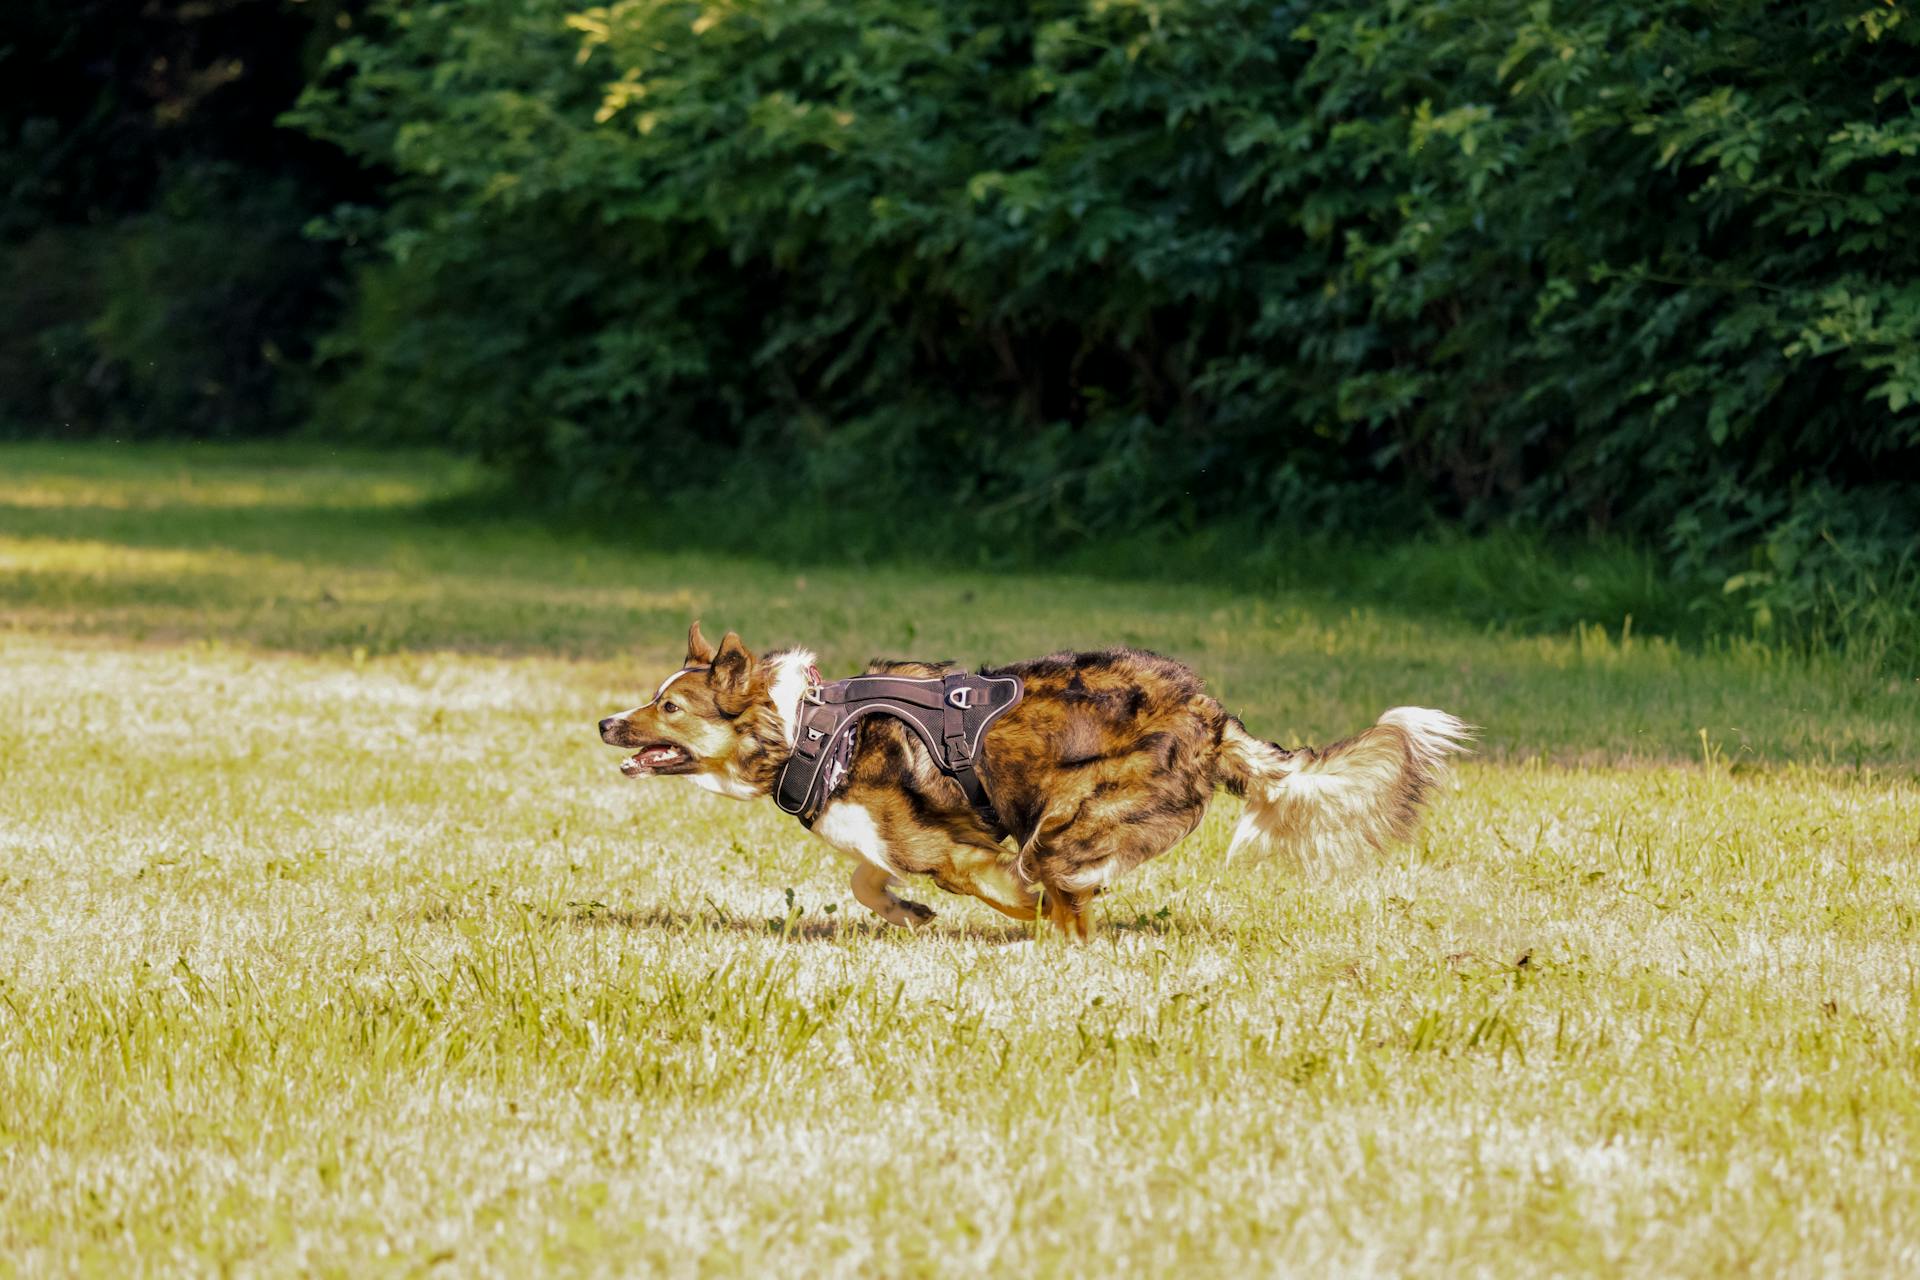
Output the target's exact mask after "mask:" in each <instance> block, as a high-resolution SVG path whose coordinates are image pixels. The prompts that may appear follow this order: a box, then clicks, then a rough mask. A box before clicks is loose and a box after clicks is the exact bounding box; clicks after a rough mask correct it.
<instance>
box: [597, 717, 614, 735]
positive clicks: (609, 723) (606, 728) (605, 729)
mask: <svg viewBox="0 0 1920 1280" xmlns="http://www.w3.org/2000/svg"><path fill="white" fill-rule="evenodd" d="M613 724H614V718H613V717H612V716H608V717H607V718H606V719H605V720H602V721H601V722H600V736H601V737H603V738H604V737H606V736H607V735H608V734H609V733H612V732H613Z"/></svg>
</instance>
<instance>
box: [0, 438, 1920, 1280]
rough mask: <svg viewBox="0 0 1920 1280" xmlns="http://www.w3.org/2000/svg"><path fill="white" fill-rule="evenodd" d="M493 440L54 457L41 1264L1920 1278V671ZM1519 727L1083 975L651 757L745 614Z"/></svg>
mask: <svg viewBox="0 0 1920 1280" xmlns="http://www.w3.org/2000/svg"><path fill="white" fill-rule="evenodd" d="M477 482H478V477H477V476H475V475H474V474H473V473H471V472H470V471H468V470H467V469H465V468H463V467H461V466H459V465H457V464H453V463H449V462H447V461H445V460H441V459H436V458H432V457H416V458H400V459H394V458H377V457H362V456H352V455H335V454H331V453H319V452H300V451H293V450H286V449H277V450H266V449H228V450H222V451H216V450H189V449H139V450H133V449H116V450H85V451H82V450H63V449H58V448H52V447H19V446H16V447H8V448H4V449H0V658H3V662H0V910H3V911H4V920H5V925H4V928H0V1272H11V1271H16V1270H17V1271H20V1272H25V1273H52V1272H60V1273H65V1272H72V1271H91V1272H95V1273H101V1274H114V1275H120V1274H129V1273H134V1272H138V1271H190V1272H208V1271H215V1270H229V1271H233V1272H238V1273H263V1274H275V1273H293V1272H313V1273H319V1274H340V1275H361V1274H369V1273H398V1274H427V1273H436V1272H444V1273H445V1274H463V1275H464V1274H483V1273H507V1274H510V1273H532V1272H541V1273H544V1272H568V1273H572V1272H580V1273H646V1272H664V1273H680V1274H692V1273H754V1274H766V1275H787V1274H845V1275H913V1274H935V1273H989V1272H990V1273H1001V1274H1022V1275H1027V1274H1033V1275H1052V1274H1072V1275H1101V1274H1138V1275H1162V1274H1171V1273H1175V1272H1179V1273H1182V1274H1219V1275H1238V1274H1249V1273H1280V1274H1299V1273H1312V1274H1316V1275H1326V1274H1355V1273H1379V1274H1405V1273H1422V1274H1444V1275H1456V1274H1467V1273H1473V1274H1486V1275H1539V1274H1542V1273H1563V1274H1564V1273H1587V1272H1607V1273H1629V1274H1641V1275H1671V1274H1676V1273H1691V1274H1713V1273H1742V1274H1750V1273H1761V1274H1780V1273H1794V1274H1827V1275H1850V1276H1851V1275H1863V1274H1874V1273H1878V1274H1912V1273H1914V1272H1915V1271H1916V1270H1917V1269H1920V1181H1917V1180H1916V1173H1915V1162H1916V1159H1917V1158H1920V859H1917V858H1916V855H1917V854H1920V786H1917V785H1916V780H1915V779H1916V765H1917V764H1920V685H1917V684H1916V682H1915V679H1914V676H1915V674H1916V673H1914V672H1891V671H1884V670H1882V671H1871V670H1858V669H1849V668H1847V667H1846V666H1844V665H1843V664H1840V663H1839V662H1837V661H1835V662H1831V663H1826V664H1819V663H1810V662H1808V661H1805V660H1798V661H1789V660H1786V659H1782V658H1779V657H1776V656H1774V655H1771V654H1769V653H1768V652H1767V651H1765V650H1762V649H1757V648H1741V647H1737V646H1735V647H1726V648H1722V649H1719V650H1716V651H1712V652H1700V651H1689V650H1683V649H1681V648H1678V647H1675V646H1673V645H1671V644H1668V643H1666V642H1663V641H1661V640H1659V639H1657V638H1644V637H1640V636H1635V635H1633V634H1631V632H1630V631H1627V630H1625V628H1624V627H1623V626H1621V625H1617V624H1616V625H1612V626H1608V627H1594V628H1589V629H1585V630H1580V631H1575V632H1570V633H1561V634H1552V635H1535V636H1526V635H1513V634H1506V633H1501V632H1488V631H1481V630H1476V629H1473V628H1470V627H1466V626H1464V625H1461V624H1458V623H1450V622H1445V621H1436V620H1434V619H1432V618H1423V617H1419V616H1401V615H1396V614H1393V613H1390V612H1386V611H1382V610H1380V609H1377V608H1376V609H1356V608H1354V607H1352V606H1351V604H1350V603H1348V602H1345V601H1343V600H1341V599H1340V598H1339V596H1338V593H1337V592H1331V591H1329V592H1320V593H1317V594H1314V595H1312V596H1310V597H1305V596H1302V597H1284V598H1283V597H1261V596H1257V595H1252V594H1245V593H1235V592H1231V591H1227V590H1223V589H1215V588H1209V587H1207V586H1205V585H1185V586H1183V585H1178V584H1166V583H1157V584H1148V585H1141V584H1139V583H1137V582H1130V581H1126V580H1121V579H1102V578H1099V577H1073V578H1048V577H1040V576H1025V577H1022V576H995V577H987V576H977V575H975V576H969V575H940V576H937V577H929V576H922V575H915V574H911V573H906V572H902V571H899V570H885V571H874V572H862V571H860V570H858V569H856V568H853V567H847V566H838V567H836V566H823V567H820V568H817V569H810V570H808V571H806V572H805V573H804V574H799V573H796V572H795V571H794V570H793V569H791V568H778V567H774V566H771V565H768V564H762V563H756V562H752V561H747V560H741V559H735V558H727V557H721V556H715V555H709V554H704V553H702V552H701V551H700V550H699V547H698V543H699V531H698V530H697V529H689V530H688V531H687V537H686V544H685V545H683V546H672V545H634V544H633V543H632V542H628V541H624V540H622V539H621V538H620V537H619V536H618V535H617V534H614V533H609V534H608V535H607V536H605V537H603V538H600V539H594V538H589V537H586V536H584V535H568V536H561V535H556V534H553V533H549V532H545V531H543V530H542V529H540V528H538V527H536V526H534V525H531V524H529V523H527V522H525V521H522V520H518V519H515V518H512V517H511V516H509V515H505V514H501V513H498V512H490V511H488V510H486V509H485V504H483V503H479V502H476V501H474V500H472V499H471V497H470V496H469V495H471V494H472V493H474V492H475V490H474V485H475V484H476V483H477ZM694 615H698V616H700V617H701V618H703V619H704V621H705V622H706V624H707V630H708V632H709V634H718V632H719V631H721V630H723V629H725V628H727V627H734V628H737V629H739V630H740V631H741V632H742V633H743V635H744V636H745V637H746V639H747V641H748V643H749V644H751V645H755V646H772V645H776V644H781V643H789V642H806V643H808V644H810V645H812V646H814V647H816V648H817V649H819V651H820V653H821V655H822V659H823V666H825V667H826V668H827V669H828V670H829V672H830V673H833V674H839V673H845V672H846V671H847V670H849V669H850V668H851V666H852V664H854V663H855V662H857V661H859V660H862V659H864V658H866V657H867V656H869V655H871V654H874V653H893V654H914V655H918V656H929V657H952V658H959V659H963V660H967V661H988V660H1002V659H1011V658H1016V657H1021V656H1026V655H1030V654H1034V653H1037V652H1042V651H1046V650H1049V649H1053V648H1058V647H1064V646H1073V645H1104V644H1109V643H1113V642H1127V643H1132V644H1139V645H1145V646H1148V647H1152V648H1156V649H1160V650H1162V651H1165V652H1168V653H1172V654H1174V655H1177V656H1179V657H1182V658H1185V659H1188V660H1190V661H1191V662H1193V663H1194V664H1195V665H1196V666H1197V667H1199V668H1200V669H1201V671H1202V672H1203V673H1204V674H1206V675H1207V676H1208V677H1209V679H1210V681H1211V683H1212V686H1213V688H1214V690H1215V691H1216V692H1217V693H1218V694H1219V695H1220V696H1221V697H1222V699H1223V700H1224V701H1225V702H1226V703H1227V704H1228V705H1229V707H1231V708H1233V709H1234V710H1236V711H1238V712H1239V713H1240V714H1241V715H1242V716H1243V717H1244V718H1245V719H1246V720H1247V721H1248V723H1249V725H1250V726H1252V727H1253V728H1254V729H1255V730H1256V731H1259V732H1262V733H1264V734H1265V735H1266V736H1269V737H1273V738H1276V739H1278V740H1280V741H1282V742H1299V741H1306V742H1315V741H1326V740H1328V739H1330V738H1333V737H1336V736H1339V735H1341V734H1344V733H1346V732H1350V731H1352V730H1353V729H1356V728H1358V727H1360V726H1362V725H1365V724H1368V723H1370V722H1371V721H1372V720H1373V718H1374V717H1375V716H1376V715H1377V714H1378V713H1379V712H1380V711H1381V710H1382V709H1383V708H1385V707H1387V706H1390V705H1393V704H1395V703H1400V702H1415V703H1421V704H1426V705H1434V706H1441V707H1445V708H1447V709H1449V710H1452V711H1455V712H1457V713H1459V714H1460V715H1462V716H1464V717H1466V718H1467V719H1470V720H1473V721H1475V722H1477V723H1479V724H1481V725H1483V726H1484V727H1485V736H1484V741H1483V749H1482V751H1481V753H1480V755H1479V756H1478V757H1477V758H1475V759H1474V760H1473V761H1471V762H1469V763H1468V764H1466V765H1465V766H1464V767H1463V768H1461V769H1460V770H1459V773H1458V783H1457V786H1456V787H1454V788H1453V789H1452V790H1450V791H1449V792H1448V793H1446V794H1445V795H1443V796H1442V797H1441V798H1440V799H1439V801H1438V803H1437V805H1436V806H1435V809H1434V811H1433V813H1432V815H1431V818H1430V820H1429V821H1428V823H1427V824H1426V827H1425V828H1424V830H1423V832H1422V834H1421V835H1420V837H1419V838H1418V840H1417V841H1416V842H1415V843H1414V844H1413V845H1411V846H1409V847H1406V848H1403V849H1399V850H1396V851H1394V852H1393V853H1392V854H1391V855H1390V856H1388V857H1386V858H1385V859H1384V860H1382V861H1381V862H1380V864H1379V865H1378V866H1377V867H1375V868H1372V869H1368V870H1366V871H1365V872H1364V873H1362V874H1360V875H1358V876H1356V877H1354V878H1352V879H1350V880H1348V881H1345V882H1341V883H1331V884H1322V883H1308V882H1302V881H1300V880H1297V879H1292V878H1289V877H1288V876H1286V875H1285V874H1283V873H1282V872H1281V871H1280V869H1279V868H1277V867H1274V866H1270V865H1245V864H1242V865H1234V866H1228V865H1226V864H1225V863H1224V860H1223V859H1224V851H1225V836H1226V832H1227V831H1228V830H1229V829H1230V825H1231V820H1232V817H1233V809H1234V805H1233V802H1231V801H1229V800H1227V799H1226V798H1224V797H1223V798H1222V799H1221V801H1220V802H1219V803H1218V804H1217V805H1216V806H1215V809H1214V811H1213V813H1212V815H1211V816H1210V817H1209V820H1208V822H1207V824H1206V825H1205V826H1204V827H1203V828H1202V830H1201V831H1200V832H1198V833H1197V834H1196V835H1195V836H1193V837H1192V838H1191V839H1190V840H1189V841H1188V842H1187V843H1186V844H1184V845H1183V846H1181V847H1179V848H1178V849H1176V850H1175V851H1174V852H1173V853H1171V854H1169V855H1168V856H1166V857H1165V858H1163V859H1161V860H1159V861H1158V862H1156V863H1153V864H1151V865H1150V866H1149V867H1148V868H1147V869H1145V870H1144V871H1142V872H1141V873H1139V874H1137V875H1135V876H1134V877H1132V878H1131V879H1129V880H1127V881H1125V882H1123V883H1122V884H1121V886H1119V888H1118V890H1117V891H1116V892H1115V893H1114V894H1112V895H1111V896H1110V897H1109V898H1108V899H1106V900H1104V906H1103V908H1102V910H1101V918H1102V920H1103V929H1102V932H1101V934H1100V936H1099V938H1098V940H1097V941H1096V942H1095V943H1094V944H1092V945H1090V946H1087V947H1083V948H1076V947H1073V946H1069V945H1066V944H1064V943H1062V942H1061V941H1060V940H1058V939H1057V938H1055V937H1052V936H1050V935H1047V934H1044V933H1042V934H1039V935H1037V936H1036V935H1034V934H1031V933H1029V932H1027V931H1024V930H1022V929H1020V928H1019V927H1016V926H1014V925H1012V923H1011V922H1009V921H1005V920H1003V919H1001V918H1000V917H997V916H993V915H992V914H991V913H989V912H988V911H986V909H985V908H982V907H977V906H975V905H973V904H971V903H967V902H963V901H960V900H958V899H953V898H949V897H946V896H945V895H942V894H940V893H939V892H938V891H937V890H934V889H932V888H930V887H927V886H916V888H915V889H914V896H916V897H919V898H920V899H921V900H923V901H926V902H928V903H929V904H931V905H933V906H935V907H937V908H938V909H939V910H940V911H941V915H940V917H939V918H938V919H937V920H936V921H934V922H933V923H932V924H931V925H930V926H928V927H927V928H926V929H924V930H922V931H920V932H918V933H915V934H912V935H908V934H906V933H903V932H899V931H895V930H892V929H890V928H887V927H885V926H882V925H880V924H879V923H878V922H877V921H875V920H874V919H873V918H872V917H870V916H868V915H867V914H866V912H865V911H864V910H862V909H861V908H860V907H858V906H857V905H856V904H854V903H853V901H852V899H851V896H850V895H849V894H848V892H847V891H846V888H845V879H846V873H847V867H846V865H845V864H844V863H843V861H842V860H841V859H840V858H839V856H838V855H836V854H834V853H833V852H831V851H830V850H828V849H827V848H826V847H825V846H824V845H820V844H818V843H816V842H814V841H813V840H812V838H811V837H809V836H807V835H806V834H805V833H804V832H803V831H801V830H800V828H799V827H798V826H797V825H796V824H794V823H793V822H792V821H791V820H789V819H785V818H783V817H782V816H781V815H779V814H778V813H777V812H776V811H775V810H774V809H773V808H772V807H771V806H770V805H758V806H751V807H750V806H743V805H739V804H737V803H734V802H730V801H726V800H721V799H718V798H716V797H711V796H706V795H703V794H700V793H697V792H694V791H693V790H692V789H691V788H683V787H680V786H677V785H673V784H665V783H659V784H652V785H648V784H635V783H631V782H628V781H627V780H625V779H623V778H622V777H621V776H620V775H619V773H618V772H617V770H616V767H615V766H616V762H617V761H618V759H619V755H620V753H619V752H617V751H616V750H614V749H612V748H607V747H603V746H601V745H600V744H599V742H598V741H597V738H596V736H595V734H594V722H595V720H596V719H597V718H598V717H600V716H602V715H605V714H608V713H609V712H611V711H614V710H618V709H622V708H625V707H627V706H631V705H632V704H633V703H635V702H637V701H639V700H640V699H641V698H642V697H644V694H645V691H646V690H648V689H650V688H651V687H652V685H653V684H654V683H655V682H657V681H658V679H659V678H660V677H661V676H662V675H664V674H665V673H666V672H667V671H668V670H671V669H672V667H674V666H675V665H677V662H678V657H679V653H680V643H679V642H680V639H681V637H682V635H683V634H684V630H685V625H686V622H687V621H688V619H689V618H690V617H692V616H694Z"/></svg>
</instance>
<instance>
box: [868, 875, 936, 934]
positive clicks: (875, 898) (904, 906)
mask: <svg viewBox="0 0 1920 1280" xmlns="http://www.w3.org/2000/svg"><path fill="white" fill-rule="evenodd" d="M893 883H894V879H893V877H892V876H891V875H889V874H888V873H887V872H885V871H883V870H882V869H881V868H879V867H876V866H874V865H873V864H872V863H871V862H863V863H861V864H860V865H859V867H857V868H856V869H855V870H854V873H853V896H854V898H855V899H856V900H857V901H858V902H859V903H860V905H861V906H863V907H865V908H866V909H867V910H869V911H871V912H873V913H874V914H875V915H877V916H879V917H880V918H881V919H882V920H885V921H886V922H887V923H888V924H897V925H900V926H901V927H902V928H908V929H911V928H914V927H916V926H918V925H923V924H925V923H926V922H927V921H929V920H931V919H933V917H934V914H935V912H934V910H933V908H932V907H925V906H922V905H920V904H919V903H917V902H908V901H906V900H905V899H903V898H896V897H894V896H893V890H892V888H891V886H892V885H893Z"/></svg>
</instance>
